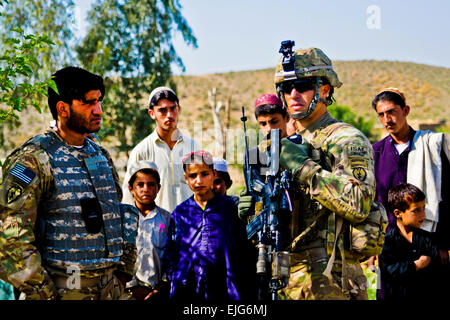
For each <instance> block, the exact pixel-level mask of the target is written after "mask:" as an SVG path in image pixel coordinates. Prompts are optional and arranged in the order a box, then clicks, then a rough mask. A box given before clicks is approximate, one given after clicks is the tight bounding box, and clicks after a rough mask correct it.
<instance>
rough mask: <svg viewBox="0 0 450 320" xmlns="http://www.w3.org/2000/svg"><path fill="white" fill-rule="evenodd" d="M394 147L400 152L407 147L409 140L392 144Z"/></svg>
mask: <svg viewBox="0 0 450 320" xmlns="http://www.w3.org/2000/svg"><path fill="white" fill-rule="evenodd" d="M394 147H395V149H397V152H398V154H402V153H403V151H405V150H406V148H408V147H409V141H408V142H406V143H400V144H394Z"/></svg>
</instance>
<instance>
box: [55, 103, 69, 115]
mask: <svg viewBox="0 0 450 320" xmlns="http://www.w3.org/2000/svg"><path fill="white" fill-rule="evenodd" d="M56 111H57V112H58V115H59V116H60V117H62V118H69V117H70V106H69V104H68V103H65V102H64V101H58V102H57V103H56Z"/></svg>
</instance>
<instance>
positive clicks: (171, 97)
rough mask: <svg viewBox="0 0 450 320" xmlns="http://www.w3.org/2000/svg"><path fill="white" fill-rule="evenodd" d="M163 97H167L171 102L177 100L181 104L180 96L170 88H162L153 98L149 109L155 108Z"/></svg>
mask: <svg viewBox="0 0 450 320" xmlns="http://www.w3.org/2000/svg"><path fill="white" fill-rule="evenodd" d="M161 99H167V100H169V101H171V102H175V103H176V104H177V105H179V104H180V101H179V100H178V97H177V96H176V94H174V93H173V92H172V91H169V90H161V91H159V92H157V93H156V94H155V95H154V96H153V97H152V99H151V101H150V105H149V109H153V107H154V106H156V105H157V104H158V101H159V100H161Z"/></svg>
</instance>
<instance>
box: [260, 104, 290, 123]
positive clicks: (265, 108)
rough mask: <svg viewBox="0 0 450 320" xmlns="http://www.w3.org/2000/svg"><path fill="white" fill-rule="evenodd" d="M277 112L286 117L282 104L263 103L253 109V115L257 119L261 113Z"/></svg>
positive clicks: (264, 114)
mask: <svg viewBox="0 0 450 320" xmlns="http://www.w3.org/2000/svg"><path fill="white" fill-rule="evenodd" d="M275 113H279V114H281V115H282V116H283V117H286V114H287V110H286V108H284V107H283V106H279V105H276V104H263V105H261V106H259V107H258V108H256V109H255V117H256V119H258V117H259V116H261V115H263V116H266V115H269V114H275Z"/></svg>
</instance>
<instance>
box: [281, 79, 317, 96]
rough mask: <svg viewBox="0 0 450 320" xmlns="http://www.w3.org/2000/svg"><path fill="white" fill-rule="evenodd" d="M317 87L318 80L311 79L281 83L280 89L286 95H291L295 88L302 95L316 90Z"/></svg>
mask: <svg viewBox="0 0 450 320" xmlns="http://www.w3.org/2000/svg"><path fill="white" fill-rule="evenodd" d="M315 85H316V79H315V78H310V79H297V80H290V81H284V82H282V83H280V85H279V87H280V89H281V91H282V92H284V93H291V92H292V89H294V88H295V90H296V91H297V92H299V93H302V92H305V91H308V90H314V88H315Z"/></svg>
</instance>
